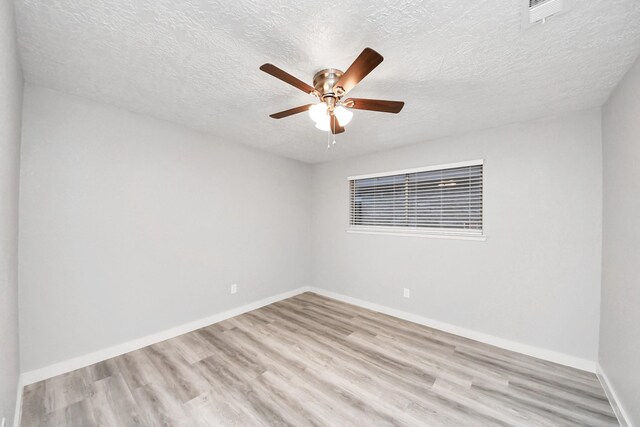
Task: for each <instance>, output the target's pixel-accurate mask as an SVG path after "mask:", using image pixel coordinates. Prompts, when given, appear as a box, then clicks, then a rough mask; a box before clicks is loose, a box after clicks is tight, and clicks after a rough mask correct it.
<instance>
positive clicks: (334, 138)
mask: <svg viewBox="0 0 640 427" xmlns="http://www.w3.org/2000/svg"><path fill="white" fill-rule="evenodd" d="M331 118H332V119H333V129H335V128H336V115H335V114H334V115H332V116H331ZM335 143H336V134H335V133H334V134H333V144H335Z"/></svg>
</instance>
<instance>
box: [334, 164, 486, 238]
mask: <svg viewBox="0 0 640 427" xmlns="http://www.w3.org/2000/svg"><path fill="white" fill-rule="evenodd" d="M479 165H481V166H482V229H481V230H480V231H479V232H478V231H464V230H462V229H457V230H447V229H442V228H431V227H402V226H395V227H394V226H375V225H352V224H351V202H352V201H351V181H353V180H358V179H367V178H379V177H386V176H393V175H404V174H411V173H417V172H429V171H435V170H441V169H454V168H461V167H466V166H479ZM484 177H485V161H484V159H476V160H468V161H464V162H456V163H445V164H438V165H430V166H424V167H418V168H411V169H401V170H395V171H388V172H377V173H371V174H365V175H354V176H349V177H347V189H348V191H347V193H348V194H347V224H348V226H347V229H346V231H347V233H360V234H380V235H392V236H409V237H431V238H437V239H459V240H478V241H484V240H486V238H487V237H486V235H485V218H484V214H485V188H486V185H485V179H484Z"/></svg>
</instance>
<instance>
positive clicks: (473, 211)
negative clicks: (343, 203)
mask: <svg viewBox="0 0 640 427" xmlns="http://www.w3.org/2000/svg"><path fill="white" fill-rule="evenodd" d="M482 167H483V162H482V160H477V161H472V162H464V163H456V164H451V165H441V166H435V167H427V168H420V169H411V170H407V171H398V172H388V173H382V174H375V175H366V176H356V177H350V178H349V187H350V220H349V221H350V230H351V231H374V232H376V231H377V232H389V233H403V234H404V233H420V234H435V235H451V236H482Z"/></svg>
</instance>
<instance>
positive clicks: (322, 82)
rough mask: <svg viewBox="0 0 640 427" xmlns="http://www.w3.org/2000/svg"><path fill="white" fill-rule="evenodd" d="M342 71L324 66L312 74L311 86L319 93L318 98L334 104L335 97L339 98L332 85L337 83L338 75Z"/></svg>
mask: <svg viewBox="0 0 640 427" xmlns="http://www.w3.org/2000/svg"><path fill="white" fill-rule="evenodd" d="M343 74H344V73H343V72H342V71H340V70H338V69H336V68H326V69H324V70H321V71H318V72H317V73H316V75H315V76H313V87H314V88H315V90H316V91H318V93H319V94H320V99H322V100H323V101H325V102H327V103H331V104H332V105H335V101H336V98H338V99H339V97H340V96H339V95H338V94H336V93H334V92H333V87H334V86H335V85H336V83H338V80H340V77H342V75H343Z"/></svg>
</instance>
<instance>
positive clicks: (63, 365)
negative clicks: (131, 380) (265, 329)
mask: <svg viewBox="0 0 640 427" xmlns="http://www.w3.org/2000/svg"><path fill="white" fill-rule="evenodd" d="M309 289H310V288H309V287H301V288H298V289H295V290H292V291H289V292H284V293H281V294H278V295H274V296H272V297H268V298H264V299H261V300H259V301H254V302H251V303H249V304H245V305H242V306H240V307H236V308H233V309H231V310H227V311H223V312H222V313H217V314H214V315H211V316H208V317H205V318H203V319H199V320H194V321H193V322H189V323H185V324H183V325H180V326H176V327H175V328H171V329H167V330H165V331H162V332H158V333H155V334H151V335H147V336H144V337H141V338H136V339H134V340H131V341H128V342H125V343H122V344H118V345H115V346H113V347H108V348H105V349H102V350H98V351H96V352H93V353H89V354H85V355H82V356H78V357H74V358H73V359H68V360H65V361H62V362H59V363H55V364H53V365H49V366H45V367H43V368H39V369H34V370H32V371H26V372H23V373H22V375H21V376H20V377H21V379H22V386H25V385H29V384H33V383H35V382H38V381H42V380H46V379H47V378H51V377H55V376H56V375H60V374H64V373H67V372H71V371H75V370H76V369H80V368H84V367H86V366H90V365H93V364H94V363H98V362H102V361H103V360H106V359H110V358H112V357H116V356H120V355H121V354H124V353H128V352H130V351H134V350H139V349H141V348H143V347H147V346H149V345H151V344H155V343H158V342H161V341H164V340H168V339H170V338H174V337H177V336H178V335H182V334H186V333H189V332H191V331H195V330H196V329H200V328H203V327H205V326H209V325H211V324H213V323H216V322H221V321H223V320H226V319H229V318H231V317H234V316H238V315H240V314H243V313H246V312H249V311H252V310H255V309H258V308H260V307H264V306H265V305H269V304H273V303H274V302H277V301H281V300H283V299H287V298H291V297H293V296H296V295H298V294H301V293H303V292H307V291H309Z"/></svg>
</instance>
